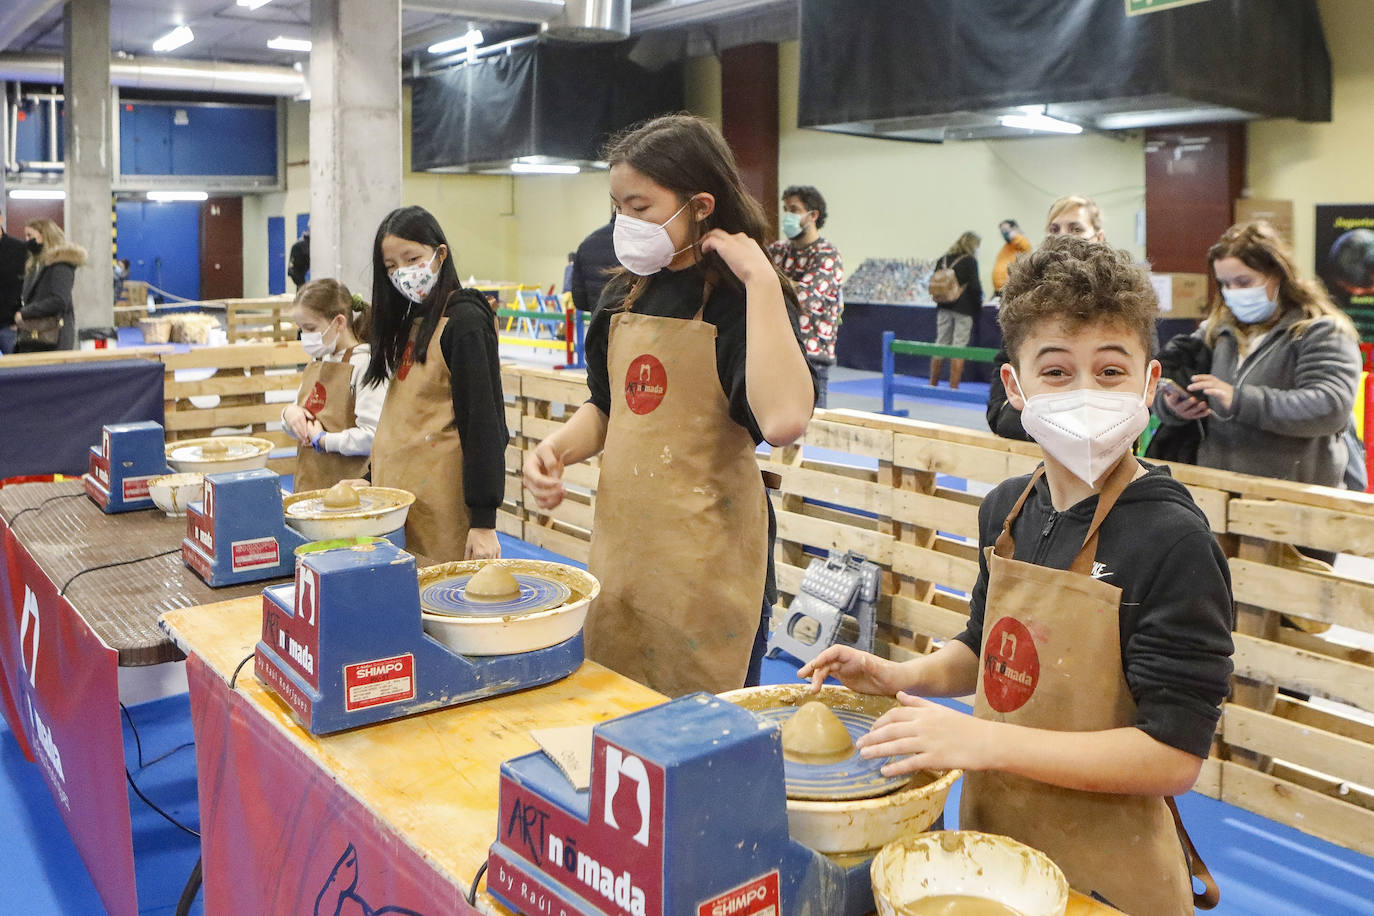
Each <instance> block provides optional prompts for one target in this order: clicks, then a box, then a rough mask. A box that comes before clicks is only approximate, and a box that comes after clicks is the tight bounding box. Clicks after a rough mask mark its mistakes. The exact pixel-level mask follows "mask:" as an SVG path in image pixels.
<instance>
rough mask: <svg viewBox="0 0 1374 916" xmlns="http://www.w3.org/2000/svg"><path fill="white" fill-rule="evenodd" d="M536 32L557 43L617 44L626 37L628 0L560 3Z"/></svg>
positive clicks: (575, 0)
mask: <svg viewBox="0 0 1374 916" xmlns="http://www.w3.org/2000/svg"><path fill="white" fill-rule="evenodd" d="M540 31H541V32H542V33H543V35H544V37H546V38H553V39H556V40H558V41H620V40H621V39H624V38H627V37H629V34H630V0H563V12H562V13H561V14H560V15H558V16H555V17H554V18H552V19H550V20H549V21H548V22H546V23H544V25H543V26H542V27H541V29H540Z"/></svg>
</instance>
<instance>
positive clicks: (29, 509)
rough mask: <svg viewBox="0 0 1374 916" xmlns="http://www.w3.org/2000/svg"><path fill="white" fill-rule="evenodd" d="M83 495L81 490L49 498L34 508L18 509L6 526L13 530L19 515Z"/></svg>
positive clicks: (84, 493) (83, 492) (84, 492)
mask: <svg viewBox="0 0 1374 916" xmlns="http://www.w3.org/2000/svg"><path fill="white" fill-rule="evenodd" d="M85 495H86V491H85V490H82V491H81V492H80V493H63V494H62V495H61V496H49V497H48V498H47V499H45V500H43V501H42V502H41V503H39V504H38V505H36V506H29V507H28V508H27V509H20V510H19V511H18V512H16V513H14V515H13V516H12V517H11V518H10V520H9V522H8V524H9V526H10V527H11V528H13V527H14V523H15V522H17V521H18V520H19V517H20V516H21V515H23V514H25V513H26V512H37V511H38V510H39V509H41V508H43V507H44V506H46V505H47V504H48V503H50V502H56V501H57V500H59V499H75V498H76V497H78V496H85Z"/></svg>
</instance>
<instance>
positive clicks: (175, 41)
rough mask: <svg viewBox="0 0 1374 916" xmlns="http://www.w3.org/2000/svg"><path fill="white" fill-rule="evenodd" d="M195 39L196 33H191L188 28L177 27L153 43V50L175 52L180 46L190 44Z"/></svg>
mask: <svg viewBox="0 0 1374 916" xmlns="http://www.w3.org/2000/svg"><path fill="white" fill-rule="evenodd" d="M195 37H196V33H195V32H192V31H191V29H190V27H189V26H184V25H179V26H177V27H176V28H174V29H172V31H170V32H168V33H167V34H166V35H163V36H162V37H161V38H159V39H158V40H157V41H155V42H153V50H154V51H175V50H176V49H177V48H179V47H181V46H182V45H185V44H190V43H191V42H192V41H194V40H195Z"/></svg>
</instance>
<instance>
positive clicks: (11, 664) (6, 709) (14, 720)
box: [0, 519, 34, 763]
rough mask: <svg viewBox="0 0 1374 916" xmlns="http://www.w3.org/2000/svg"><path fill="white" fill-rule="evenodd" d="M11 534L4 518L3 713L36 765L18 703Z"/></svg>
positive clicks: (0, 607)
mask: <svg viewBox="0 0 1374 916" xmlns="http://www.w3.org/2000/svg"><path fill="white" fill-rule="evenodd" d="M9 534H10V528H9V525H7V524H5V522H4V519H0V714H3V715H4V717H5V723H6V724H7V725H9V727H10V734H12V735H14V740H15V742H16V743H17V744H18V745H19V750H21V751H23V753H24V758H25V759H26V760H28V762H29V763H33V762H34V759H33V750H32V749H31V748H30V747H29V733H28V730H27V729H25V728H24V723H23V720H22V719H20V718H19V706H18V705H17V704H16V703H15V700H14V691H15V686H14V685H15V678H14V672H15V671H16V670H17V669H18V668H19V650H18V649H16V648H15V647H16V646H17V645H19V631H18V630H17V629H15V622H16V621H17V620H18V619H19V615H18V614H16V613H15V611H14V601H13V599H12V598H11V597H10V570H9V560H7V559H6V557H7V556H8V554H7V552H6V550H5V542H6V541H7V540H9Z"/></svg>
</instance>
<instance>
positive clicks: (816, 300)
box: [768, 185, 844, 407]
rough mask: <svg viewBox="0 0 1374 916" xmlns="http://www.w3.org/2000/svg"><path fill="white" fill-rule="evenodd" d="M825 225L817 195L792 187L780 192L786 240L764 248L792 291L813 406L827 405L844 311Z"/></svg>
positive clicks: (838, 264)
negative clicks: (811, 374) (812, 377)
mask: <svg viewBox="0 0 1374 916" xmlns="http://www.w3.org/2000/svg"><path fill="white" fill-rule="evenodd" d="M824 225H825V198H824V197H822V196H821V192H820V191H817V190H816V189H815V188H813V187H811V186H810V185H793V186H792V187H790V188H788V189H787V190H785V191H783V192H782V232H783V235H785V236H787V239H786V240H785V241H779V242H774V243H773V244H772V245H770V246H768V254H769V256H770V257H772V259H773V263H774V264H776V265H777V266H778V270H780V271H782V272H783V273H784V274H786V275H787V277H788V279H790V280H791V281H792V284H793V285H794V286H796V288H797V300H798V302H799V303H800V304H801V315H800V324H801V332H802V340H803V342H804V343H805V346H806V359H807V361H808V362H810V363H811V366H812V367H813V368H814V369H815V372H816V386H817V392H818V393H817V397H816V406H817V407H824V406H825V404H826V389H827V387H828V385H829V382H830V367H831V366H833V365H834V364H835V337H836V335H837V334H838V333H839V330H840V315H841V314H842V313H843V312H844V295H843V291H842V285H843V283H844V262H843V261H842V260H841V259H840V253H839V251H837V250H836V249H835V246H834V245H832V244H830V243H829V242H827V241H826V240H825V239H823V238H821V234H820V228H821V227H822V226H824Z"/></svg>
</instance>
